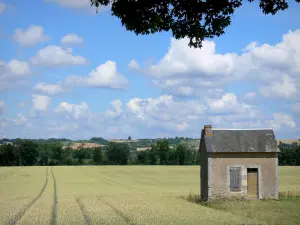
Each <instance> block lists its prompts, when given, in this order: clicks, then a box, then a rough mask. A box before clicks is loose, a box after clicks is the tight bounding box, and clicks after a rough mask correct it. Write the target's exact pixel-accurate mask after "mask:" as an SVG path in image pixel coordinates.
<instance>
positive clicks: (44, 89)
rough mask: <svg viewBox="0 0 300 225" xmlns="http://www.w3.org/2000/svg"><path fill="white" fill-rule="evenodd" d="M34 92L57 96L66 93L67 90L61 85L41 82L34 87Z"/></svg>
mask: <svg viewBox="0 0 300 225" xmlns="http://www.w3.org/2000/svg"><path fill="white" fill-rule="evenodd" d="M33 90H35V91H38V92H41V93H45V94H48V95H57V94H60V93H63V92H65V91H66V88H65V87H63V86H62V84H61V83H57V84H47V83H44V82H39V83H37V84H36V85H35V86H34V87H33Z"/></svg>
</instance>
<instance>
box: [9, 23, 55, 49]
mask: <svg viewBox="0 0 300 225" xmlns="http://www.w3.org/2000/svg"><path fill="white" fill-rule="evenodd" d="M13 38H14V40H15V41H16V42H17V43H18V44H19V45H20V46H22V47H32V46H34V45H36V44H38V43H42V42H45V41H47V40H49V37H48V36H47V35H45V33H44V28H43V27H41V26H36V25H31V26H29V27H28V28H27V29H20V28H18V29H16V30H15V33H14V35H13Z"/></svg>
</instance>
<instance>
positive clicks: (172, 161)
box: [166, 149, 177, 165]
mask: <svg viewBox="0 0 300 225" xmlns="http://www.w3.org/2000/svg"><path fill="white" fill-rule="evenodd" d="M166 164H168V165H177V157H176V149H169V151H168V156H167V163H166Z"/></svg>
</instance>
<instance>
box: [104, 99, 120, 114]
mask: <svg viewBox="0 0 300 225" xmlns="http://www.w3.org/2000/svg"><path fill="white" fill-rule="evenodd" d="M122 113H123V109H122V102H121V100H119V99H117V100H114V101H113V102H112V103H111V109H108V110H106V112H105V114H106V116H108V117H112V118H116V117H118V116H120V115H122Z"/></svg>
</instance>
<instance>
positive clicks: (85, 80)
mask: <svg viewBox="0 0 300 225" xmlns="http://www.w3.org/2000/svg"><path fill="white" fill-rule="evenodd" d="M64 82H65V84H67V85H71V86H72V85H86V86H89V87H99V88H114V89H124V88H127V86H128V81H127V79H126V78H125V77H124V76H123V75H122V74H121V73H119V72H118V71H117V64H116V63H115V62H114V61H110V60H109V61H106V62H105V63H104V64H101V65H100V66H98V67H97V68H96V69H95V70H93V71H92V72H90V73H89V75H88V76H69V77H67V78H66V80H65V81H64Z"/></svg>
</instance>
